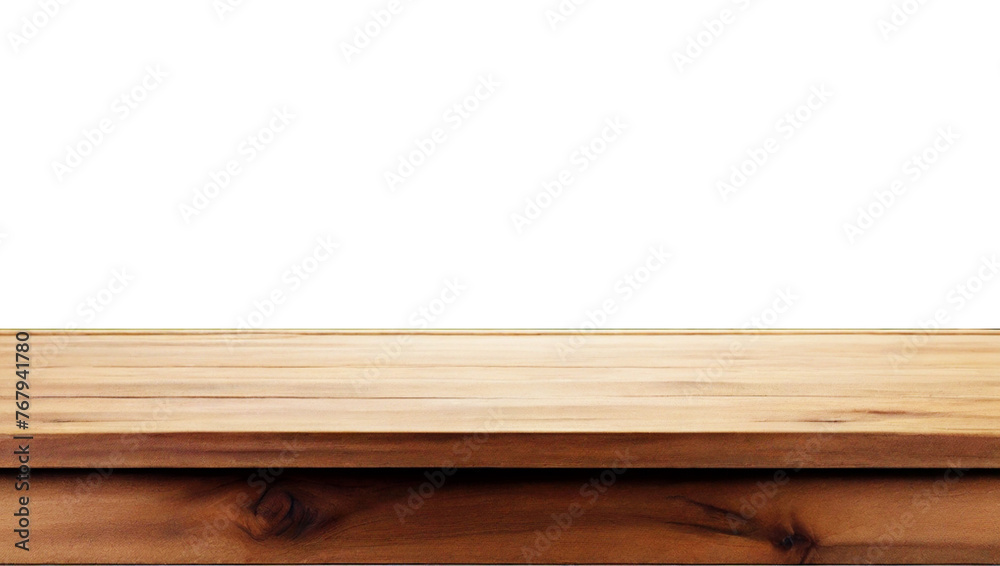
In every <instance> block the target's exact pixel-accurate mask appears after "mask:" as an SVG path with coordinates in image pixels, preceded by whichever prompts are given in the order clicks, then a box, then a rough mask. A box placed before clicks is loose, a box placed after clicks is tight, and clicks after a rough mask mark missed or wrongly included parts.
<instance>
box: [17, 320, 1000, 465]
mask: <svg viewBox="0 0 1000 566" xmlns="http://www.w3.org/2000/svg"><path fill="white" fill-rule="evenodd" d="M29 343H30V347H31V350H30V357H31V374H30V380H29V382H30V394H31V423H30V429H29V430H27V431H24V430H18V429H16V428H15V427H14V419H13V418H12V417H13V415H11V416H10V417H8V418H5V419H4V421H3V427H4V429H3V433H4V435H5V436H6V438H5V439H4V440H3V442H4V443H5V445H4V446H2V449H4V450H6V449H7V448H8V446H7V445H10V444H11V443H12V442H13V441H12V440H10V438H11V435H18V434H22V435H23V434H28V435H32V436H33V438H35V439H36V440H37V442H36V443H37V444H38V445H39V446H40V448H39V449H38V451H37V452H38V454H37V456H35V460H34V462H35V465H38V466H47V467H57V466H58V467H67V466H81V465H87V466H89V465H93V464H95V463H99V462H100V461H101V459H102V458H110V457H112V456H114V457H115V458H117V461H118V462H119V465H120V466H124V467H152V466H162V467H190V466H198V467H224V466H238V465H253V466H257V465H261V464H263V463H268V462H271V463H274V462H283V463H284V465H288V466H292V467H308V466H427V465H430V466H436V465H445V464H447V463H449V462H451V463H455V464H456V465H468V466H500V467H512V466H515V467H522V466H544V467H588V466H602V465H606V464H607V462H609V461H612V460H614V458H615V453H616V451H617V450H623V449H626V448H630V449H631V450H632V455H633V458H634V459H635V462H636V463H635V465H636V466H646V467H784V466H796V467H815V468H825V467H911V466H916V467H935V466H943V467H947V466H950V465H952V464H953V463H954V461H956V460H961V461H962V462H963V463H964V464H965V465H969V466H973V467H996V466H998V465H1000V331H989V330H973V331H934V332H924V331H760V332H758V331H601V332H578V331H577V332H574V331H487V330H481V331H475V330H470V331H426V332H404V331H398V332H396V331H313V330H275V331H245V332H237V331H232V330H217V331H213V330H144V331H140V330H129V331H114V330H108V331H95V330H87V331H69V330H66V331H31V338H30V340H29ZM14 344H15V333H14V332H13V331H3V332H2V333H0V348H7V349H8V350H9V351H13V350H14ZM0 395H2V396H3V398H4V400H5V401H7V400H8V399H9V400H13V397H14V392H13V388H12V387H8V388H3V390H2V392H0ZM4 404H5V406H7V410H9V411H10V412H11V413H13V408H12V406H13V403H11V402H5V403H4ZM459 445H462V446H464V448H457V447H456V446H459ZM289 454H292V455H293V456H289ZM5 465H6V464H5Z"/></svg>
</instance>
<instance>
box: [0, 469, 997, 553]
mask: <svg viewBox="0 0 1000 566" xmlns="http://www.w3.org/2000/svg"><path fill="white" fill-rule="evenodd" d="M434 472H435V471H433V470H432V471H429V472H425V471H423V470H361V471H335V470H277V471H272V472H270V474H272V475H268V472H267V471H265V470H226V471H212V470H183V471H165V470H126V471H114V472H113V473H111V474H110V475H107V476H103V475H101V474H100V473H99V472H97V471H77V470H62V471H55V470H45V471H40V472H37V473H36V474H35V476H34V478H33V482H32V490H31V494H32V500H33V503H32V505H33V506H32V510H31V514H32V534H31V539H30V544H31V551H30V552H23V551H19V550H15V549H14V548H13V546H12V544H9V543H8V542H5V543H4V544H2V545H0V562H4V563H10V562H28V563H101V564H108V563H111V564H115V563H198V564H201V563H220V562H221V563H303V562H304V563H524V562H535V563H692V562H697V563H729V564H740V563H792V564H795V563H851V564H853V563H872V562H875V563H938V564H940V563H997V562H998V561H1000V521H998V509H1000V476H998V474H997V473H996V472H981V471H969V470H951V471H949V472H947V473H946V472H944V471H941V470H935V471H920V472H913V471H895V472H876V471H854V472H848V471H841V472H831V471H816V470H812V471H802V472H798V473H792V474H790V475H789V476H788V477H786V478H785V479H784V480H783V481H781V482H780V484H779V483H778V482H775V476H773V475H772V473H770V472H739V471H715V470H701V471H688V472H680V471H673V472H671V471H663V470H635V469H628V468H627V467H625V466H624V465H623V466H621V467H620V468H619V469H618V471H617V472H614V471H612V470H610V469H608V470H549V471H543V470H528V471H525V470H458V471H457V472H455V473H453V474H452V475H450V476H448V477H446V478H445V479H444V480H443V481H440V482H439V481H436V480H433V478H429V476H426V475H425V474H426V473H434ZM4 474H5V475H6V476H7V477H4V478H3V482H4V483H6V482H8V481H9V480H11V477H10V476H11V475H12V472H4ZM262 474H263V475H262ZM432 481H435V483H438V484H439V487H431V488H428V487H426V486H429V485H431V482H432ZM597 486H600V489H598V487H597ZM411 490H412V491H411ZM418 492H419V493H422V494H423V495H422V496H420V498H419V499H415V495H414V494H415V493H418ZM574 505H576V506H577V507H573V506H574ZM400 508H403V509H407V510H409V511H404V512H400V511H399V509H400ZM400 517H402V519H400ZM3 537H4V539H5V541H6V539H9V538H10V537H12V534H11V533H10V532H8V533H7V534H6V535H3Z"/></svg>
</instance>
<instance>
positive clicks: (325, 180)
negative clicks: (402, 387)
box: [0, 0, 1000, 328]
mask: <svg viewBox="0 0 1000 566" xmlns="http://www.w3.org/2000/svg"><path fill="white" fill-rule="evenodd" d="M51 3H52V0H44V1H43V2H41V3H38V2H37V1H35V0H7V1H5V2H3V4H2V7H0V25H2V30H0V31H3V33H4V40H5V41H4V45H3V47H2V48H0V108H2V112H3V119H2V121H0V124H2V136H0V234H2V236H0V264H2V265H3V271H2V277H0V296H2V297H3V299H2V302H0V326H2V327H14V328H17V327H34V328H37V327H57V328H62V327H67V326H79V327H236V326H240V325H241V324H249V325H253V326H264V327H276V328H277V327H330V328H362V327H393V328H397V327H398V328H407V327H422V326H431V327H441V328H462V327H542V328H563V327H579V326H581V324H583V323H584V322H585V321H587V320H589V319H591V318H592V319H593V320H595V321H596V325H597V326H605V327H667V328H669V327H677V328H686V327H741V326H745V325H748V324H750V325H755V324H756V325H760V326H771V327H913V326H918V325H921V324H922V323H924V322H926V321H928V320H930V319H931V318H932V317H933V316H934V314H935V313H938V314H939V315H940V314H942V313H943V318H942V320H943V321H944V324H943V325H944V326H948V327H997V326H1000V278H995V279H994V280H991V281H986V280H985V278H980V277H979V274H980V273H981V274H983V275H992V272H991V271H990V270H989V269H988V268H985V267H983V266H985V265H986V264H984V263H983V262H984V261H988V260H990V259H991V258H993V257H996V254H997V253H998V252H1000V222H998V211H1000V191H998V188H1000V187H998V182H997V164H998V163H1000V161H998V155H1000V151H998V150H1000V106H998V101H1000V33H997V20H998V17H1000V3H998V2H995V1H993V0H975V1H973V0H968V1H954V2H945V1H942V0H930V1H929V2H926V3H925V4H923V5H920V6H919V8H918V9H916V10H913V9H912V8H913V7H914V6H916V5H917V4H916V3H915V1H914V0H910V4H912V5H907V6H903V2H902V0H896V1H895V2H893V1H890V0H845V1H840V2H806V1H802V0H759V1H757V0H751V1H750V2H743V1H741V2H733V1H730V0H718V1H715V2H707V1H700V2H695V1H675V2H663V1H653V0H649V1H637V0H632V1H628V0H626V1H621V2H612V1H609V0H591V1H590V2H587V3H585V4H583V5H581V6H579V7H577V8H576V9H575V11H573V13H572V14H569V15H568V17H567V18H566V19H565V21H561V22H558V23H557V25H555V26H553V25H552V21H551V18H548V17H547V15H546V12H547V11H548V10H557V9H558V8H559V5H558V2H557V1H550V2H538V1H527V0H517V1H506V2H485V1H469V0H451V1H442V0H418V1H412V2H409V1H404V2H402V4H401V10H400V11H398V13H396V14H395V15H392V18H391V21H389V22H388V23H387V24H384V25H380V26H376V25H375V24H370V25H369V28H368V29H369V30H375V29H376V27H381V29H380V30H378V32H377V34H373V35H374V36H373V37H370V38H367V44H366V45H364V46H363V47H362V48H360V49H359V51H360V53H355V54H353V55H352V56H350V57H347V56H345V50H344V45H345V43H346V44H352V45H357V44H363V43H364V42H365V40H366V38H364V37H360V38H359V37H357V36H358V33H359V32H358V29H359V28H361V29H362V30H363V29H364V27H365V26H366V24H369V22H370V21H371V20H372V19H373V16H372V12H373V11H375V12H379V11H381V10H385V8H386V7H387V6H388V4H389V3H388V1H386V0H383V1H365V2H358V1H352V2H329V1H324V0H312V1H304V0H300V1H292V2H273V1H272V2H266V1H264V0H247V1H245V2H243V3H242V4H241V5H238V6H236V7H235V9H233V10H232V11H229V12H226V13H225V14H223V15H222V16H220V13H219V10H218V8H219V2H213V0H185V1H174V2H152V1H149V2H135V1H126V0H121V1H110V0H93V1H88V2H69V3H67V4H66V5H65V6H63V5H59V7H58V11H56V10H55V9H54V8H53V7H52V6H48V8H49V11H50V12H52V13H53V14H54V15H52V16H48V15H41V16H40V15H38V14H39V13H42V14H44V8H45V6H46V5H47V4H51ZM896 5H898V6H899V9H900V10H902V9H903V8H904V7H905V8H907V9H908V10H909V11H911V12H913V13H912V14H911V15H905V13H904V12H902V11H900V12H897V13H896V22H897V23H899V24H900V25H899V28H898V29H897V30H894V31H890V32H888V33H885V30H886V29H888V28H886V27H885V26H882V29H880V24H879V21H880V20H885V21H887V22H890V23H891V19H890V18H892V16H893V11H894V6H896ZM564 9H565V7H564ZM723 10H730V11H731V16H730V15H727V16H726V18H727V20H728V21H729V23H728V24H722V27H721V28H720V26H719V24H718V23H713V22H712V20H715V19H718V18H720V16H721V15H723V14H722V12H723ZM565 11H566V12H567V13H568V12H569V11H570V10H568V9H566V10H565ZM32 19H34V20H35V22H36V24H37V23H42V25H36V24H30V23H29V24H26V23H25V22H26V21H29V22H30V21H31V20H32ZM382 19H383V21H384V20H385V17H384V14H383V15H382ZM903 20H905V21H903ZM706 21H708V24H707V25H708V27H710V28H713V29H714V30H715V32H716V33H717V37H716V36H715V35H711V32H708V33H709V34H710V35H705V34H702V36H701V38H700V39H701V40H702V43H703V44H704V47H701V53H700V54H698V52H697V48H695V47H690V42H691V41H694V42H697V41H698V39H699V38H698V34H699V32H702V31H704V30H705V26H706V24H705V22H706ZM553 27H554V29H553ZM689 48H690V50H689ZM686 50H689V51H688V53H689V54H691V53H693V54H695V55H696V56H695V57H692V60H691V62H690V63H689V64H684V65H682V67H683V68H682V69H679V68H678V64H677V59H676V56H677V55H679V54H684V53H685V51H686ZM348 59H349V60H348ZM147 68H152V69H156V68H159V69H161V70H162V72H164V73H166V76H165V77H163V78H162V80H160V82H158V83H157V82H156V80H154V79H149V78H147V79H145V80H146V82H147V84H148V85H155V89H153V90H145V92H143V90H144V89H143V88H139V90H138V91H137V92H136V93H135V94H136V95H137V96H141V97H144V100H142V101H141V102H139V103H137V104H136V105H135V106H136V107H135V108H134V109H130V111H129V114H128V115H127V116H123V115H122V112H121V111H120V110H121V104H122V101H121V100H118V101H117V102H116V99H119V97H121V96H122V95H126V96H130V95H131V94H130V93H132V91H133V89H135V88H136V87H139V85H142V83H143V80H144V78H145V76H146V74H147V72H148V71H147ZM487 77H492V79H493V81H495V82H497V83H499V86H498V87H496V89H495V91H494V92H492V93H490V94H489V96H487V97H485V99H484V100H481V101H479V100H477V101H476V105H478V108H477V109H476V110H475V111H473V112H471V113H470V114H469V117H468V119H465V120H463V122H462V124H461V127H460V128H458V129H455V128H453V127H452V126H453V125H454V122H449V121H448V119H447V115H446V114H445V113H446V111H447V110H448V109H449V107H451V106H452V105H453V104H455V103H456V102H462V101H463V100H464V99H465V98H466V97H467V96H469V95H471V94H473V93H475V90H476V85H477V83H478V82H479V81H480V80H481V78H487ZM157 80H158V79H157ZM819 87H822V88H825V89H827V90H828V91H830V92H832V93H833V95H832V96H831V97H830V98H829V100H828V101H827V102H825V103H824V104H822V105H817V104H815V103H816V100H815V99H814V100H813V102H814V106H821V107H820V108H816V109H814V110H813V111H810V112H811V116H810V118H809V120H808V121H807V122H805V123H804V124H803V125H802V127H801V128H800V129H798V130H796V132H795V135H794V136H793V137H792V138H791V139H785V137H784V136H783V134H782V133H779V130H778V129H777V127H778V121H779V120H780V119H781V118H782V117H783V116H784V115H785V114H786V113H788V112H794V111H795V110H796V109H797V108H798V107H799V105H802V104H805V103H808V102H809V101H810V100H809V93H810V89H811V88H819ZM484 92H485V91H484V90H483V89H480V93H481V94H482V93H484ZM116 108H117V109H118V110H116ZM281 108H287V109H288V110H289V111H290V112H291V113H292V114H293V115H294V119H292V120H291V121H290V124H289V126H288V127H287V128H285V129H284V130H283V131H281V132H278V133H276V134H275V135H274V138H273V141H272V142H271V143H270V144H268V145H267V146H266V148H265V149H264V150H262V151H260V152H259V153H258V154H257V155H256V156H255V159H253V160H252V161H246V159H245V157H246V156H245V154H241V153H240V151H239V148H240V145H241V143H244V142H245V141H246V140H247V138H248V137H249V136H252V135H257V133H258V132H259V130H260V129H261V128H263V127H266V126H267V125H268V123H269V119H270V116H271V115H272V111H274V110H275V109H281ZM800 110H801V109H800ZM616 118H617V119H619V120H621V121H622V122H623V123H624V124H627V128H625V130H624V132H623V133H622V134H621V135H620V136H618V138H617V139H616V140H614V141H613V142H612V143H610V144H608V147H607V149H606V151H605V152H604V153H603V154H601V155H600V156H599V157H598V158H597V159H596V160H595V161H593V162H592V163H590V166H589V167H588V169H587V170H586V171H579V169H578V164H579V162H578V161H577V162H576V163H574V162H573V161H572V160H573V152H574V150H576V148H578V147H579V146H580V145H582V144H587V143H590V142H591V141H592V139H593V138H594V136H598V135H600V134H601V131H602V128H603V127H604V123H605V121H606V120H609V119H616ZM102 120H110V123H111V124H112V125H113V131H111V132H110V133H109V134H106V135H104V136H103V139H102V140H101V142H100V143H99V144H97V146H96V147H94V148H92V151H90V152H89V155H87V156H86V157H84V158H83V160H82V164H80V165H79V166H78V167H75V168H73V170H72V171H71V172H70V173H68V174H64V175H61V178H60V175H57V173H56V171H54V168H53V163H55V162H65V161H66V159H67V151H68V150H67V146H79V144H81V143H83V145H82V146H80V147H82V148H83V149H84V150H86V149H87V147H86V139H87V138H86V137H85V136H84V134H83V133H82V132H84V131H85V130H93V129H94V128H97V127H98V126H99V124H100V123H101V121H102ZM949 127H950V128H951V129H952V130H953V131H954V132H955V133H956V134H958V135H959V138H958V140H957V141H955V142H954V143H953V144H952V145H950V146H949V147H948V150H947V151H946V152H944V153H943V154H940V155H939V159H937V161H936V162H935V163H934V164H933V165H931V166H930V167H929V168H928V170H927V171H925V172H922V173H921V177H920V178H919V179H918V180H914V179H913V178H912V177H911V176H910V175H909V174H907V173H905V172H904V168H906V167H907V164H906V163H907V160H909V159H910V158H911V156H912V155H914V154H920V153H921V152H923V151H924V150H925V148H927V147H929V146H931V145H932V144H933V142H934V141H935V136H936V135H937V134H936V132H938V131H939V129H942V128H944V129H946V128H949ZM435 128H442V129H443V130H444V132H445V134H446V136H447V137H446V139H445V141H444V142H442V143H440V144H438V145H437V147H436V149H435V151H434V153H433V154H432V155H430V156H429V157H428V158H427V159H426V161H425V162H424V163H423V164H421V165H420V166H419V167H417V168H416V172H415V173H414V174H413V175H412V176H410V177H409V178H407V179H406V180H405V182H404V183H403V184H402V185H401V186H399V187H397V189H396V190H390V187H389V184H388V183H387V181H386V179H385V174H386V172H387V171H393V172H394V171H396V167H397V165H398V160H399V158H400V156H401V155H407V154H409V153H410V152H411V151H413V150H414V149H415V145H414V140H415V139H417V138H426V137H428V136H430V135H431V133H432V131H433V130H434V129H435ZM264 135H266V134H264ZM769 137H773V138H775V140H776V142H777V143H778V145H779V149H778V151H777V152H775V153H773V154H770V155H769V156H768V160H767V162H766V163H764V165H763V166H761V167H759V170H758V171H756V172H755V173H754V174H753V175H752V176H751V177H750V179H749V181H748V182H747V183H746V184H745V185H744V186H743V187H742V188H740V189H739V190H738V191H737V192H736V194H733V195H730V198H728V199H724V198H723V196H722V195H721V193H720V190H719V187H718V183H719V182H720V181H723V180H726V179H727V178H728V177H729V176H730V175H731V168H733V167H734V166H739V165H740V164H741V163H742V162H743V161H744V160H745V159H747V155H748V154H747V151H748V150H752V149H755V148H758V147H760V146H762V145H763V143H764V142H765V140H766V139H767V138H769ZM597 145H598V146H600V143H598V144H597ZM232 159H236V160H237V161H238V162H239V163H241V164H242V166H241V172H240V173H239V174H238V175H236V176H234V177H233V178H232V179H231V182H230V183H229V184H228V186H226V187H225V188H223V189H222V190H221V191H219V193H218V195H217V196H216V197H215V198H213V199H211V200H210V201H209V202H208V203H207V205H206V206H204V207H203V209H201V210H200V211H199V214H198V215H196V216H194V217H193V218H192V221H191V222H186V221H185V218H184V215H183V214H182V212H181V209H180V207H181V205H184V204H186V205H191V204H192V203H193V202H195V195H196V194H197V192H198V191H202V192H203V191H204V187H205V185H206V184H208V183H209V182H210V181H211V177H210V175H211V174H212V173H213V172H217V171H220V170H222V169H224V168H225V166H226V164H227V162H228V161H230V160H232ZM563 170H568V171H569V172H570V173H571V175H572V176H573V183H572V184H571V185H569V186H568V187H566V189H565V190H563V191H562V192H561V194H559V195H558V196H557V197H556V198H554V199H551V201H548V200H546V201H545V204H548V206H547V207H545V208H544V209H543V210H542V211H541V213H540V215H539V216H538V217H537V218H535V219H534V220H533V221H531V223H530V225H529V226H528V227H527V228H526V229H524V230H523V231H521V232H519V231H518V230H517V229H516V228H515V223H514V221H513V220H512V215H513V214H525V209H526V199H536V198H538V195H539V194H540V192H541V191H543V188H542V186H543V183H544V182H546V181H551V180H553V179H555V178H557V176H558V175H559V174H560V171H563ZM894 179H901V180H903V181H904V182H905V187H904V192H903V193H902V194H901V195H898V196H896V197H895V198H894V199H893V202H892V204H891V205H890V206H888V207H887V208H885V209H882V210H881V212H880V216H879V217H878V218H876V219H875V220H874V222H873V225H872V226H871V227H869V228H868V229H866V230H865V231H864V234H863V235H862V236H860V237H856V238H854V240H853V241H852V240H851V238H849V237H848V235H847V233H846V232H845V228H844V225H845V224H847V223H856V222H857V219H858V215H859V212H858V208H859V207H870V206H872V203H877V202H878V200H877V193H879V192H885V191H887V190H889V187H890V184H891V183H892V182H893V180H894ZM542 198H543V199H544V197H542ZM884 198H885V197H884ZM201 204H203V205H204V204H205V201H202V202H201ZM875 210H876V212H878V211H879V210H880V209H879V208H878V205H875ZM317 238H331V239H332V240H333V241H335V242H337V243H338V244H339V248H338V249H337V250H336V252H335V253H334V254H333V255H332V256H330V257H327V256H326V254H325V252H320V253H319V257H320V260H315V259H310V258H311V257H313V254H314V253H315V251H316V246H317V244H316V241H317ZM661 246H662V249H664V250H667V251H669V253H670V254H671V258H670V259H669V260H668V261H667V262H666V264H665V265H663V266H662V267H660V264H659V263H658V262H656V261H650V263H649V265H650V267H653V268H656V269H654V270H651V272H650V273H649V277H648V278H645V280H644V282H643V283H641V284H639V283H638V282H635V283H634V284H630V282H629V279H628V276H629V275H630V274H635V275H636V276H638V277H640V278H644V277H645V275H646V273H644V272H643V269H644V265H645V264H646V262H647V261H649V253H650V252H649V249H650V247H654V248H659V247H661ZM314 261H315V263H313V262H314ZM296 265H299V266H304V267H307V268H309V267H315V270H314V271H313V273H312V274H311V275H310V277H309V278H308V280H306V281H305V282H304V283H302V284H301V285H298V286H294V284H293V283H292V280H293V279H294V278H293V279H289V278H285V277H283V274H284V273H285V272H286V270H289V269H291V268H292V267H293V266H296ZM637 269H638V272H636V270H637ZM116 272H117V274H118V276H120V279H122V280H124V281H125V282H126V283H125V284H123V283H121V282H116V283H112V282H111V281H112V280H113V279H115V278H116V275H115V273H116ZM449 282H452V284H454V283H456V282H457V285H458V286H459V287H460V289H461V290H460V292H459V293H457V294H456V293H453V292H451V291H449V290H448V289H449ZM630 285H631V286H630ZM628 286H630V289H631V290H630V291H625V288H626V287H628ZM963 289H964V291H963ZM970 289H972V291H970ZM963 292H964V293H965V295H964V296H963V295H962V293H963ZM274 293H277V294H278V295H280V297H281V299H282V300H281V303H280V304H278V305H274V306H273V308H272V307H271V306H270V305H269V304H268V301H270V298H269V297H270V296H272V294H274ZM456 295H457V296H456ZM602 306H607V307H609V310H611V311H614V312H612V313H611V314H607V315H606V316H603V315H600V314H596V313H595V312H594V311H595V310H597V309H601V308H602ZM786 307H787V308H786ZM421 309H424V310H423V311H422V310H421ZM770 309H775V310H770ZM779 310H780V311H783V312H777V311H779ZM588 312H590V313H591V315H592V316H590V317H588ZM255 313H256V314H255Z"/></svg>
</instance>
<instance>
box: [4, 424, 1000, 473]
mask: <svg viewBox="0 0 1000 566" xmlns="http://www.w3.org/2000/svg"><path fill="white" fill-rule="evenodd" d="M625 448H628V450H629V451H630V454H631V455H632V462H633V466H634V467H637V468H716V467H727V468H792V469H796V468H852V467H857V468H871V467H880V468H947V467H954V466H965V467H971V468H989V467H1000V443H997V442H996V441H995V440H994V439H992V438H987V437H981V436H966V435H955V434H951V435H938V434H933V435H922V434H899V435H892V434H882V433H880V434H869V433H834V432H830V433H819V434H817V433H773V434H772V433H538V434H533V433H487V432H480V433H470V434H450V433H449V434H434V433H269V434H261V433H204V432H202V433H157V434H145V433H135V434H73V435H48V434H35V435H34V439H33V440H32V441H31V452H32V456H31V458H32V459H31V463H32V465H33V466H34V467H36V468H154V467H158V468H242V467H258V466H264V467H271V466H280V467H287V468H308V467H392V468H400V467H404V468H405V467H441V466H458V467H499V468H518V467H525V468H527V467H532V468H586V467H600V466H606V465H608V464H609V463H610V462H613V461H614V460H615V459H616V458H617V454H618V453H619V452H620V451H621V450H623V449H625ZM15 449H16V446H15V445H14V441H13V440H11V438H10V437H5V438H0V451H2V452H8V453H9V452H11V451H13V450H15ZM0 465H2V466H4V467H13V465H14V462H13V460H12V459H6V460H4V461H3V462H2V463H0Z"/></svg>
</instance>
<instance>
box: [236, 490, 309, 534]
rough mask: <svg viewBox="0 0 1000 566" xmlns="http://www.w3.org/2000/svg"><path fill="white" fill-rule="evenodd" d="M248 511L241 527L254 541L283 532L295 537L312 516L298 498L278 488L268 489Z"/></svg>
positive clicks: (306, 525)
mask: <svg viewBox="0 0 1000 566" xmlns="http://www.w3.org/2000/svg"><path fill="white" fill-rule="evenodd" d="M249 510H250V511H251V513H250V514H249V516H248V517H247V520H246V521H245V522H244V524H243V525H242V527H243V530H244V531H246V532H247V534H249V535H250V536H251V537H253V538H254V539H255V540H265V539H267V538H271V537H279V536H282V535H286V534H287V535H289V536H290V537H291V538H295V537H297V536H299V535H300V534H302V532H303V531H304V530H305V529H306V527H308V526H309V524H310V523H311V522H312V519H313V517H314V513H311V512H310V511H309V509H307V508H306V506H305V505H304V504H303V503H302V502H301V501H299V500H298V499H296V498H295V496H293V495H292V494H291V493H289V492H287V491H285V490H283V489H280V488H269V489H268V490H267V491H265V492H264V494H263V495H262V496H261V498H260V500H259V501H257V503H256V504H254V505H252V506H251V507H250V509H249Z"/></svg>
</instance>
